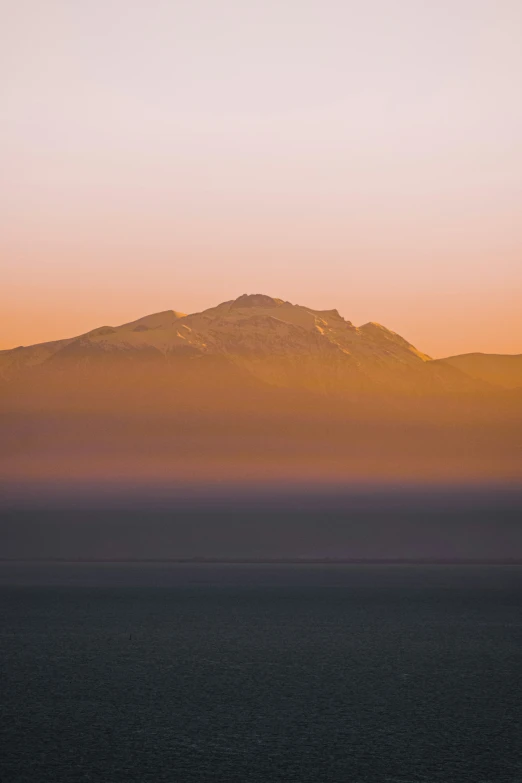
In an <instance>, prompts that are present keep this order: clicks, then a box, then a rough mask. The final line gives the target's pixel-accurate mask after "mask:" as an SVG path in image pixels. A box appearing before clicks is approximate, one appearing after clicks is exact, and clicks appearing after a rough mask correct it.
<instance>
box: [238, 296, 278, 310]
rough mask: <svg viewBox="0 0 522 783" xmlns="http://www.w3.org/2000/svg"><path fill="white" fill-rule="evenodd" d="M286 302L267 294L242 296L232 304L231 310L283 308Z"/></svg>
mask: <svg viewBox="0 0 522 783" xmlns="http://www.w3.org/2000/svg"><path fill="white" fill-rule="evenodd" d="M283 304H284V302H283V300H282V299H274V298H273V297H271V296H266V294H242V295H241V296H239V297H238V298H237V299H235V300H234V301H233V302H232V305H231V308H232V309H234V310H235V309H236V308H240V307H241V308H245V307H281V305H283Z"/></svg>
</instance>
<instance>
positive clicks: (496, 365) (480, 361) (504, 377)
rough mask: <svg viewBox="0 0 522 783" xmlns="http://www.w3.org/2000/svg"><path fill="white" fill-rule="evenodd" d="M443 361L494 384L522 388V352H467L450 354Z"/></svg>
mask: <svg viewBox="0 0 522 783" xmlns="http://www.w3.org/2000/svg"><path fill="white" fill-rule="evenodd" d="M441 362H444V364H445V365H450V366H451V367H455V368H456V369H457V370H460V371H461V372H464V373H466V375H469V376H470V378H475V379H476V380H481V381H486V382H487V383H489V384H492V385H493V386H498V387H500V388H504V389H522V354H518V355H514V356H511V355H502V354H487V353H465V354H461V355H460V356H449V357H448V358H447V359H442V360H441Z"/></svg>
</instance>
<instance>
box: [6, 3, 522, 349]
mask: <svg viewBox="0 0 522 783" xmlns="http://www.w3.org/2000/svg"><path fill="white" fill-rule="evenodd" d="M2 29H3V35H2V51H1V53H0V60H1V68H0V91H1V96H2V122H1V125H0V142H1V143H0V171H1V172H2V174H1V176H0V207H1V209H0V313H1V315H2V318H1V326H2V328H1V330H0V348H12V347H15V346H17V345H20V344H25V345H27V344H30V343H34V342H41V341H45V340H51V339H57V338H60V337H65V336H70V335H74V334H78V333H81V332H84V331H87V330H89V329H91V328H94V327H96V326H101V325H103V324H114V325H115V324H118V323H122V322H125V321H129V320H131V319H134V318H138V317H140V316H142V315H145V314H147V313H150V312H155V311H160V310H165V309H170V308H172V309H175V310H181V311H183V312H194V311H197V310H202V309H204V308H207V307H210V306H213V305H215V304H217V303H219V302H221V301H223V300H227V299H232V298H235V297H237V296H239V295H240V294H242V293H244V292H249V293H254V292H262V293H266V294H269V295H271V296H276V297H281V298H283V299H288V300H290V301H292V302H295V303H299V304H306V305H309V306H310V307H313V308H316V309H329V308H334V307H335V308H337V309H338V310H339V311H340V313H341V314H342V315H343V316H344V317H345V318H347V319H349V320H351V321H353V322H354V323H355V324H362V323H364V322H366V321H369V320H375V321H379V322H381V323H383V324H385V325H386V326H388V327H389V328H390V329H393V330H395V331H397V332H399V333H400V334H402V335H403V336H404V337H405V338H406V339H408V340H409V341H411V342H413V343H414V344H415V345H417V346H418V347H419V348H420V349H421V350H422V351H425V352H426V353H428V354H430V355H432V356H434V357H440V356H445V355H449V354H457V353H464V352H468V351H484V352H498V353H522V307H521V302H522V102H521V100H520V96H521V95H522V47H521V46H520V32H521V30H522V3H520V0H440V2H428V3H420V2H418V0H396V2H389V0H364V2H363V0H357V1H354V0H352V1H350V0H321V2H320V1H319V0H299V2H298V0H289V1H288V2H285V3H281V2H276V0H263V2H261V1H260V0H253V1H251V2H244V0H222V1H221V2H215V1H213V0H190V2H188V1H187V2H177V1H175V2H173V1H172V0H158V1H157V2H154V3H143V2H136V1H135V0H103V1H102V0H89V2H87V3H80V2H70V0H46V2H45V3H42V2H41V1H40V0H17V2H13V1H12V0H11V2H8V3H7V4H6V6H5V7H4V8H3V10H2Z"/></svg>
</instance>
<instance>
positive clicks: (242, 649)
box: [0, 562, 522, 783]
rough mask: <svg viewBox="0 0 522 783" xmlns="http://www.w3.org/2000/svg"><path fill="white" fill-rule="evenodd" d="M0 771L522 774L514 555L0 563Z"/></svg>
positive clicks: (302, 782) (399, 780) (28, 774)
mask: <svg viewBox="0 0 522 783" xmlns="http://www.w3.org/2000/svg"><path fill="white" fill-rule="evenodd" d="M0 667H1V671H0V674H1V692H0V696H1V698H0V732H1V750H0V780H1V781H2V783H22V782H23V783H46V782H47V781H49V783H65V782H66V781H67V782H68V783H69V782H70V783H80V782H85V783H87V782H90V783H94V781H96V782H100V783H102V782H103V783H160V782H161V781H165V782H168V783H196V782H197V783H206V782H207V781H208V783H210V782H212V783H236V782H237V783H293V782H294V781H295V783H312V782H313V783H330V782H331V783H334V782H335V783H358V782H359V781H360V782H361V783H362V782H363V781H364V782H366V781H368V782H369V783H380V782H381V781H382V783H385V782H387V783H421V781H422V782H423V783H466V781H470V783H503V781H506V783H507V782H508V781H509V783H520V782H521V781H522V567H521V566H516V565H496V566H493V565H468V564H467V565H428V564H420V565H414V564H388V565H385V564H384V565H383V564H364V565H362V564H358V565H357V564H356V565H353V564H351V565H346V564H283V563H280V564H267V563H265V564H261V563H257V564H255V563H251V564H241V563H235V564H234V563H230V564H219V563H160V562H156V563H107V562H106V563H67V562H60V563H56V562H55V563H50V562H45V563H44V562H31V563H29V562H3V563H0Z"/></svg>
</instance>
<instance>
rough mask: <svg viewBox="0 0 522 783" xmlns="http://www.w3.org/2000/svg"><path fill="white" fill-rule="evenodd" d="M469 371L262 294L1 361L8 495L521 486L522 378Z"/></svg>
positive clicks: (383, 332) (0, 429)
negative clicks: (277, 484)
mask: <svg viewBox="0 0 522 783" xmlns="http://www.w3.org/2000/svg"><path fill="white" fill-rule="evenodd" d="M492 358H493V359H495V358H497V359H500V360H503V359H510V358H512V359H513V360H518V359H519V357H492ZM461 359H466V357H452V358H450V359H448V360H433V359H431V358H430V357H429V356H427V355H426V354H425V353H423V352H422V351H421V350H419V349H417V348H416V347H415V346H413V345H412V344H411V343H409V342H408V341H407V340H405V339H404V338H403V337H401V336H400V335H398V334H396V333H395V332H392V331H390V330H389V329H387V328H385V327H384V326H381V325H379V324H377V323H367V324H364V325H362V326H355V325H354V324H353V323H352V322H351V321H348V320H345V319H344V318H343V317H342V316H341V315H340V314H339V312H338V311H337V310H314V309H312V308H309V307H306V306H301V305H294V304H291V303H290V302H286V301H283V300H281V299H276V298H272V297H269V296H265V295H262V294H254V295H246V294H245V295H243V296H240V297H239V298H238V299H235V300H230V301H227V302H223V303H221V304H219V305H217V306H216V307H213V308H210V309H208V310H205V311H203V312H200V313H193V314H190V315H185V314H183V313H180V312H176V311H174V310H168V311H165V312H162V313H156V314H153V315H149V316H145V317H144V318H140V319H138V320H136V321H132V322H130V323H127V324H123V325H121V326H116V327H113V326H102V327H99V328H97V329H94V330H92V331H90V332H87V333H86V334H83V335H80V336H77V337H72V338H66V339H64V340H58V341H55V342H52V343H43V344H40V345H35V346H28V347H19V348H16V349H13V350H10V351H2V352H0V481H1V479H2V477H4V478H5V477H10V480H11V479H13V478H14V477H18V478H21V479H24V480H25V479H28V477H32V479H36V478H38V477H40V478H41V479H42V480H43V479H45V480H47V479H49V477H53V480H58V479H59V480H60V481H62V480H64V477H69V478H70V477H72V476H75V477H77V478H81V479H82V480H83V479H84V478H85V477H86V476H97V477H98V478H100V480H101V479H103V480H104V481H105V480H108V479H110V478H111V477H112V478H114V477H115V476H118V477H120V478H121V477H125V476H127V477H133V478H132V480H133V481H145V480H149V479H150V480H153V479H154V480H156V479H158V477H163V478H165V479H168V480H169V481H170V480H172V479H173V478H175V479H176V480H183V481H188V480H190V481H195V480H200V479H201V478H202V477H203V476H204V477H206V479H208V480H212V481H215V480H218V479H219V480H221V479H222V478H226V479H227V480H234V481H235V480H239V479H241V480H247V479H248V480H254V479H255V480H257V479H258V478H259V477H260V476H264V477H271V478H272V479H277V480H278V481H279V480H283V479H285V480H286V479H287V478H288V477H289V476H290V477H294V478H295V479H298V480H303V477H308V478H309V479H310V480H316V479H318V478H319V477H322V479H328V480H330V479H332V477H336V478H337V479H339V480H346V479H347V478H350V480H356V479H357V480H368V479H372V480H375V479H377V478H381V479H386V480H388V479H390V480H391V479H393V480H398V479H399V478H400V480H410V479H412V478H416V479H419V480H420V479H421V478H422V480H433V479H434V478H435V477H441V476H443V477H445V480H451V481H455V480H464V479H466V480H472V479H473V480H475V479H478V478H479V477H480V480H481V481H483V480H489V481H491V480H493V479H495V480H497V479H502V480H507V479H509V480H510V481H512V480H517V481H518V480H519V479H520V478H521V477H522V450H521V448H520V443H521V442H522V394H520V393H519V390H518V388H513V387H515V380H516V377H517V376H516V373H515V372H512V371H511V370H510V371H509V372H507V370H504V369H502V371H501V370H500V369H499V368H500V367H501V366H502V368H503V367H504V365H507V364H508V363H507V362H503V361H499V362H497V363H496V364H495V361H492V362H490V364H489V365H488V366H493V365H495V372H489V371H488V372H485V371H484V370H483V369H482V370H481V371H480V372H478V371H477V369H476V367H477V362H471V364H470V362H468V361H467V360H466V361H460V360H461ZM497 365H498V367H497ZM514 365H516V361H514ZM516 366H518V365H516ZM499 378H500V379H501V380H502V381H503V382H502V383H499ZM506 378H507V382H506ZM508 386H509V387H510V388H507V387H508ZM307 480H308V479H307Z"/></svg>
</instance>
